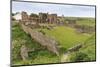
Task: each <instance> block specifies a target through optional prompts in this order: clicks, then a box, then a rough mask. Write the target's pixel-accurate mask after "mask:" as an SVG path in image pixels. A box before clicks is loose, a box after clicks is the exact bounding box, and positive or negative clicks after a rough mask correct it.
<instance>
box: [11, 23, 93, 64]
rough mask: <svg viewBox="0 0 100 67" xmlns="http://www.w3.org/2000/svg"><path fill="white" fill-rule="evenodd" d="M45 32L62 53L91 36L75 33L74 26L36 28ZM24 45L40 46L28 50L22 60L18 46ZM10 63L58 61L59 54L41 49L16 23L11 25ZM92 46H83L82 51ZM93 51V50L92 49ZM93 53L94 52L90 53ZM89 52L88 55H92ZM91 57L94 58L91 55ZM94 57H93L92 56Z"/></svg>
mask: <svg viewBox="0 0 100 67" xmlns="http://www.w3.org/2000/svg"><path fill="white" fill-rule="evenodd" d="M36 30H42V31H43V32H45V35H47V36H50V37H52V38H54V39H55V40H56V41H57V42H59V45H60V46H61V49H60V53H61V54H63V52H65V51H66V50H67V49H68V48H70V47H73V46H75V45H77V44H79V43H83V42H84V41H85V40H86V39H88V38H89V37H91V34H80V33H77V32H76V30H75V29H74V28H70V27H65V26H57V27H55V28H54V29H51V30H48V29H42V28H41V29H36ZM23 44H24V45H26V46H27V47H28V48H30V49H32V48H40V50H37V51H34V52H30V53H29V56H30V57H29V59H27V61H22V59H21V57H20V48H21V46H22V45H23ZM12 46H14V48H13V49H12V64H15V65H23V64H44V63H59V62H60V57H61V56H59V57H58V56H56V55H54V54H53V53H51V52H49V51H48V50H46V49H42V48H43V47H42V46H40V44H39V43H37V42H36V41H34V40H32V39H31V37H30V36H29V35H27V34H26V33H25V32H24V31H23V30H22V29H21V27H20V26H19V24H18V23H14V24H13V25H12ZM88 49H90V50H92V49H94V47H92V46H91V47H88V48H86V49H85V48H84V49H82V50H84V52H86V53H89V50H88ZM93 51H94V50H93ZM92 54H94V52H93V53H92ZM92 54H90V55H92ZM91 58H94V57H93V56H92V57H91ZM94 59H95V58H94Z"/></svg>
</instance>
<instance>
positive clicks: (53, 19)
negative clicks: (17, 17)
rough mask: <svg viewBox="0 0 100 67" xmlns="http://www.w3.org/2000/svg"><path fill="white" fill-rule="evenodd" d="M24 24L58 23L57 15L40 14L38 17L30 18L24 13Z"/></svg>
mask: <svg viewBox="0 0 100 67" xmlns="http://www.w3.org/2000/svg"><path fill="white" fill-rule="evenodd" d="M22 22H24V23H25V24H27V25H28V24H39V23H48V24H53V23H57V14H48V13H39V15H38V17H37V18H36V17H30V16H29V15H28V14H27V13H26V12H22Z"/></svg>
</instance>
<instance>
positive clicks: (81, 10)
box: [12, 1, 95, 17]
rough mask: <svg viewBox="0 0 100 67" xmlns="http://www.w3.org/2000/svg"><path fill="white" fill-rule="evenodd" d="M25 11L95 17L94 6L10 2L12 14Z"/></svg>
mask: <svg viewBox="0 0 100 67" xmlns="http://www.w3.org/2000/svg"><path fill="white" fill-rule="evenodd" d="M21 11H26V12H27V13H28V14H30V13H37V14H38V13H39V12H44V13H47V12H48V13H49V14H51V13H56V14H57V15H59V16H62V15H64V16H73V17H95V7H94V6H79V5H62V4H46V3H33V2H32V3H31V2H15V1H13V2H12V12H13V13H15V12H21Z"/></svg>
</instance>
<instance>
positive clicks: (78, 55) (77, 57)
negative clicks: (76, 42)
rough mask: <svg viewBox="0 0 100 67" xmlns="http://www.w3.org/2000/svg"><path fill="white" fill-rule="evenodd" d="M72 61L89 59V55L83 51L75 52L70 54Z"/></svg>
mask: <svg viewBox="0 0 100 67" xmlns="http://www.w3.org/2000/svg"><path fill="white" fill-rule="evenodd" d="M70 60H71V61H72V62H81V61H90V58H89V56H88V55H87V54H86V53H83V52H76V53H75V55H73V56H71V58H70Z"/></svg>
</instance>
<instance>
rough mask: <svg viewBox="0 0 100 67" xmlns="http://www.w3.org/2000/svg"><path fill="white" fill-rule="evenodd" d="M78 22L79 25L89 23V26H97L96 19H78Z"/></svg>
mask: <svg viewBox="0 0 100 67" xmlns="http://www.w3.org/2000/svg"><path fill="white" fill-rule="evenodd" d="M77 24H79V25H88V26H95V24H96V23H95V20H93V19H91V20H90V19H84V20H78V21H77Z"/></svg>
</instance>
